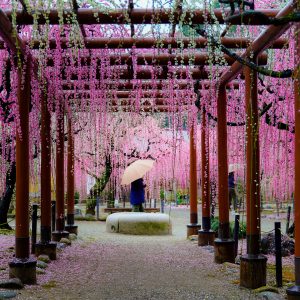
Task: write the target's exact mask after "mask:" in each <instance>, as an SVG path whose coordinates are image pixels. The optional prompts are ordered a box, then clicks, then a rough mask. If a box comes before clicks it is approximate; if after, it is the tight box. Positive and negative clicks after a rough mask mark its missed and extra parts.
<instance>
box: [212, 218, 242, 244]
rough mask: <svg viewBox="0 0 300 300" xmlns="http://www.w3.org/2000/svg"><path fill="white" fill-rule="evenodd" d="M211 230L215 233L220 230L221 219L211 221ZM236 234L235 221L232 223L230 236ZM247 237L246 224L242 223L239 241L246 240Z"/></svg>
mask: <svg viewBox="0 0 300 300" xmlns="http://www.w3.org/2000/svg"><path fill="white" fill-rule="evenodd" d="M211 229H212V230H213V231H215V232H218V230H219V218H218V217H214V218H213V219H212V221H211ZM233 233H234V221H231V222H230V236H231V237H233ZM245 236H246V223H245V222H240V230H239V239H241V238H244V237H245Z"/></svg>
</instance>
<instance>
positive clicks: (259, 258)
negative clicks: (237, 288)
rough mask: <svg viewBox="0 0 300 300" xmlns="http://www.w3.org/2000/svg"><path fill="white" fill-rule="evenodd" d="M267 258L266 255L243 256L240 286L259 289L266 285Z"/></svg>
mask: <svg viewBox="0 0 300 300" xmlns="http://www.w3.org/2000/svg"><path fill="white" fill-rule="evenodd" d="M266 278H267V258H266V257H265V256H264V255H261V254H259V255H253V254H246V255H243V256H241V268H240V285H241V286H243V287H246V288H250V289H257V288H259V287H261V286H265V285H266Z"/></svg>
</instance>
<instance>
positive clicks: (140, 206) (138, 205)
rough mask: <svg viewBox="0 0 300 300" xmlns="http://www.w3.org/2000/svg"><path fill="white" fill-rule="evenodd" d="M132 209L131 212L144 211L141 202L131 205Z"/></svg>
mask: <svg viewBox="0 0 300 300" xmlns="http://www.w3.org/2000/svg"><path fill="white" fill-rule="evenodd" d="M132 211H133V212H143V211H144V207H143V203H141V204H136V205H132Z"/></svg>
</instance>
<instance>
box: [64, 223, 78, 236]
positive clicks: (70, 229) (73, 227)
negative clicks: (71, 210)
mask: <svg viewBox="0 0 300 300" xmlns="http://www.w3.org/2000/svg"><path fill="white" fill-rule="evenodd" d="M65 230H66V231H68V232H69V233H75V234H76V235H77V234H78V226H76V225H66V226H65Z"/></svg>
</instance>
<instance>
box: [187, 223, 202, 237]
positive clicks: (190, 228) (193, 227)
mask: <svg viewBox="0 0 300 300" xmlns="http://www.w3.org/2000/svg"><path fill="white" fill-rule="evenodd" d="M186 227H187V237H189V236H190V235H197V234H198V230H200V229H201V225H200V224H188V225H187V226H186Z"/></svg>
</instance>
